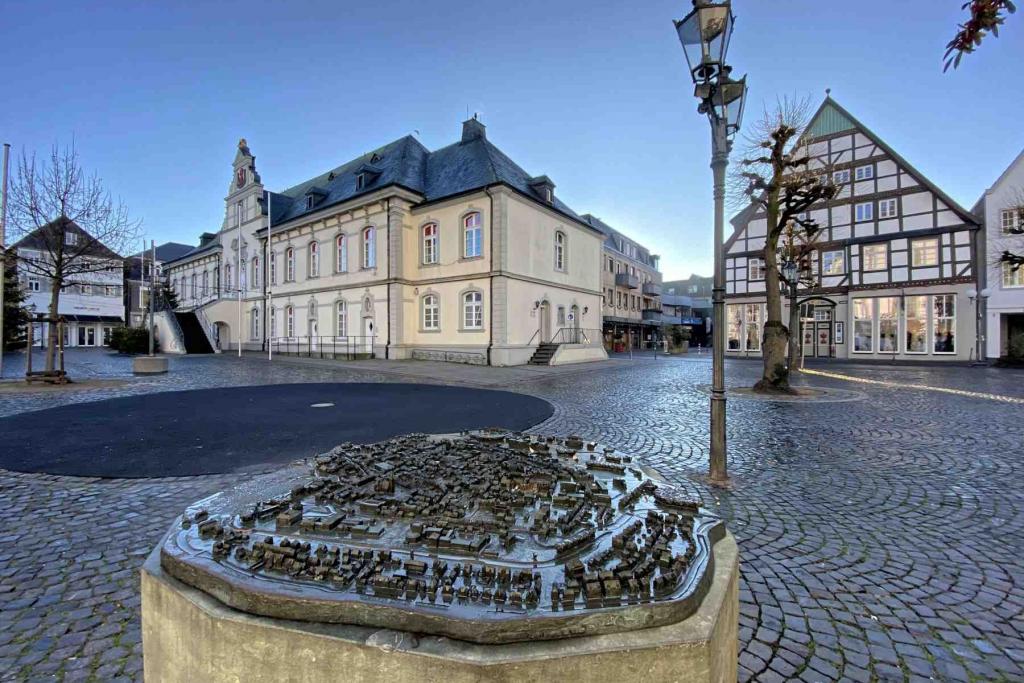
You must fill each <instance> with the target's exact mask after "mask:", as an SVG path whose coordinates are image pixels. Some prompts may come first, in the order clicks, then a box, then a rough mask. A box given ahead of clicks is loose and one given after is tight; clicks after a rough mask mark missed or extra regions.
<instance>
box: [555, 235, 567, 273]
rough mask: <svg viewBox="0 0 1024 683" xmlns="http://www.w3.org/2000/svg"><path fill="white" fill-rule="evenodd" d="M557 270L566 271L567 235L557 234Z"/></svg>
mask: <svg viewBox="0 0 1024 683" xmlns="http://www.w3.org/2000/svg"><path fill="white" fill-rule="evenodd" d="M555 270H565V233H564V232H562V231H561V230H559V231H558V232H556V233H555Z"/></svg>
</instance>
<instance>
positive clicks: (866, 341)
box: [853, 299, 875, 353]
mask: <svg viewBox="0 0 1024 683" xmlns="http://www.w3.org/2000/svg"><path fill="white" fill-rule="evenodd" d="M873 303H874V301H873V300H872V299H854V300H853V350H854V351H855V352H856V353H871V352H872V351H874V350H875V346H874V337H875V332H874V306H873Z"/></svg>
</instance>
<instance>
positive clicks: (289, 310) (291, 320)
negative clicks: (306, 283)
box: [284, 306, 295, 337]
mask: <svg viewBox="0 0 1024 683" xmlns="http://www.w3.org/2000/svg"><path fill="white" fill-rule="evenodd" d="M284 336H286V337H294V336H295V309H294V308H293V307H291V306H285V308H284Z"/></svg>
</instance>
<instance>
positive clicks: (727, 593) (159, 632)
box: [142, 533, 739, 683]
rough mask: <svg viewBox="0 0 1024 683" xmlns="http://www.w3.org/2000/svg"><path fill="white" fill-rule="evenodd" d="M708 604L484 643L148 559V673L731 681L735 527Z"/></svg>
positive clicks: (165, 676) (717, 563) (239, 677)
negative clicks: (381, 623)
mask: <svg viewBox="0 0 1024 683" xmlns="http://www.w3.org/2000/svg"><path fill="white" fill-rule="evenodd" d="M714 555H715V558H714V577H713V580H712V584H711V587H710V589H709V590H708V593H707V595H706V596H705V598H704V600H703V602H702V603H701V605H700V607H699V608H698V610H697V611H696V612H695V613H694V614H693V615H691V616H690V617H689V618H687V619H685V620H683V621H681V622H678V623H675V624H670V625H668V626H660V627H656V628H649V629H642V630H637V631H630V632H625V633H616V634H611V635H601V636H586V637H581V638H569V639H563V640H546V641H533V642H524V643H512V644H507V645H480V644H476V643H467V642H464V641H459V640H452V639H451V638H444V637H438V636H427V635H419V634H413V633H405V632H401V631H393V630H386V629H385V630H381V629H376V628H367V627H362V626H348V625H338V624H320V623H307V622H300V621H285V620H280V619H270V618H267V617H259V616H254V615H251V614H246V613H244V612H239V611H237V610H234V609H232V608H230V607H227V606H225V605H224V604H223V603H221V602H219V601H218V600H216V599H215V598H213V597H211V596H209V595H207V594H206V593H203V592H202V591H199V590H197V589H195V588H191V587H189V586H187V585H185V584H183V583H181V582H180V581H178V580H176V579H174V578H173V577H171V576H168V575H167V574H165V573H164V572H163V571H162V569H161V568H160V555H159V547H158V548H157V550H155V551H154V552H153V554H152V555H150V557H149V559H148V560H147V561H146V564H145V565H144V566H143V568H142V646H143V663H144V670H145V677H146V680H147V681H161V682H163V683H175V682H177V681H181V682H182V683H184V682H186V681H189V682H191V681H208V682H211V683H217V682H219V681H252V682H256V683H258V682H260V681H268V682H269V681H274V682H276V681H285V680H288V681H309V682H319V681H323V682H327V681H340V680H345V681H362V682H377V681H380V682H382V683H383V682H385V681H386V682H387V683H398V682H401V681H441V680H443V681H445V683H469V682H471V681H472V682H473V683H479V682H481V681H487V682H490V681H496V682H502V683H505V682H508V683H512V682H513V681H514V682H516V683H521V682H526V681H545V682H546V681H568V680H572V681H644V683H659V682H661V681H694V682H704V681H714V682H716V683H717V682H720V681H723V682H724V681H728V682H729V683H733V682H734V681H735V680H736V662H737V656H738V651H737V647H738V645H737V637H738V633H737V629H738V620H739V587H738V582H739V553H738V549H737V546H736V540H735V539H734V538H733V537H732V535H731V534H728V533H727V534H726V535H725V537H724V538H722V540H720V541H718V543H716V544H715V546H714Z"/></svg>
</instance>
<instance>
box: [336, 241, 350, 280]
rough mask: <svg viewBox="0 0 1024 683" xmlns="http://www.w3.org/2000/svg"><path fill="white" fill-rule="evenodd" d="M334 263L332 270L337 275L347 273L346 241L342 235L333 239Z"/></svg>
mask: <svg viewBox="0 0 1024 683" xmlns="http://www.w3.org/2000/svg"><path fill="white" fill-rule="evenodd" d="M334 251H335V263H334V270H335V272H338V273H347V272H348V240H347V239H345V236H344V235H338V236H337V237H336V238H335V239H334Z"/></svg>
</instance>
